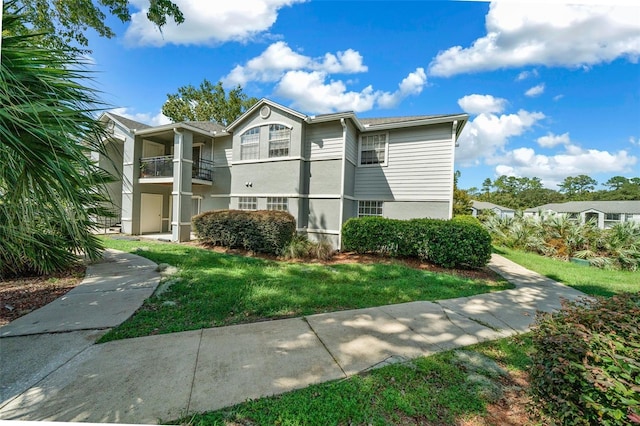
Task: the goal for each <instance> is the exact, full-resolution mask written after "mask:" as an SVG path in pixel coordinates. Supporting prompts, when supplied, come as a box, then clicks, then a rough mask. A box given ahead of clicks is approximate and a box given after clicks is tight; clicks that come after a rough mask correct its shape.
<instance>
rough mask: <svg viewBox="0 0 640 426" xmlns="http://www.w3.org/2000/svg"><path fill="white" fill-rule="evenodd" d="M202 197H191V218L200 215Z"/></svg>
mask: <svg viewBox="0 0 640 426" xmlns="http://www.w3.org/2000/svg"><path fill="white" fill-rule="evenodd" d="M201 209H202V197H200V196H195V197H191V216H195V215H198V214H200V212H201V211H202V210H201Z"/></svg>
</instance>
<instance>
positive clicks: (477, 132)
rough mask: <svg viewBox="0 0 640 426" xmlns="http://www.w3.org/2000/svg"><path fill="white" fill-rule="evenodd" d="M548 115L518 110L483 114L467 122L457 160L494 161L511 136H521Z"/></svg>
mask: <svg viewBox="0 0 640 426" xmlns="http://www.w3.org/2000/svg"><path fill="white" fill-rule="evenodd" d="M543 118H545V115H544V114H543V113H541V112H529V111H525V110H520V111H518V113H517V114H502V115H500V116H498V115H496V114H489V113H482V114H480V115H478V116H477V117H476V118H474V119H473V120H472V121H470V122H469V123H467V125H466V126H465V128H464V130H463V131H462V134H461V135H460V139H459V144H460V145H459V147H458V148H457V150H456V162H459V163H460V164H461V165H471V164H478V163H479V162H480V159H482V158H484V159H485V160H486V161H489V162H492V158H494V156H495V154H496V152H502V151H503V150H504V147H505V146H506V144H507V142H508V141H509V138H511V137H513V136H519V135H522V134H523V133H525V132H526V131H528V130H529V129H531V128H532V127H533V126H534V125H535V124H536V123H538V122H539V121H540V120H542V119H543Z"/></svg>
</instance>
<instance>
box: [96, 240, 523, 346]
mask: <svg viewBox="0 0 640 426" xmlns="http://www.w3.org/2000/svg"><path fill="white" fill-rule="evenodd" d="M104 242H105V245H106V247H109V248H114V249H118V250H122V251H127V252H131V253H135V254H138V255H140V256H144V257H146V258H149V259H151V260H153V261H154V262H156V263H167V264H169V265H173V266H176V267H177V268H178V272H177V274H175V275H174V276H173V277H172V279H173V280H174V281H175V283H174V284H173V285H172V286H171V287H170V289H169V290H168V291H167V292H165V293H164V294H162V295H161V296H159V297H156V296H154V297H151V298H150V299H148V300H147V301H146V302H145V303H144V305H143V306H142V307H141V308H140V309H139V310H138V312H136V314H134V315H133V317H131V318H130V319H129V320H127V321H125V322H124V323H123V324H122V325H120V326H119V327H116V328H115V329H113V330H111V331H110V332H108V333H107V334H106V335H105V336H104V337H103V338H102V339H101V340H100V341H101V342H106V341H109V340H115V339H122V338H129V337H138V336H147V335H150V334H159V333H171V332H178V331H185V330H194V329H199V328H207V327H216V326H223V325H231V324H239V323H247V322H255V321H260V320H264V319H275V318H287V317H296V316H303V315H309V314H315V313H320V312H331V311H338V310H345V309H357V308H367V307H372V306H382V305H387V304H394V303H403V302H411V301H415V300H431V301H432V300H439V299H448V298H454V297H462V296H471V295H474V294H479V293H487V292H490V291H497V290H504V289H508V288H512V286H511V284H509V283H507V282H506V281H504V280H499V281H479V280H472V279H468V278H463V277H460V276H456V275H450V274H440V273H432V272H428V271H421V270H417V269H413V268H409V267H406V266H404V265H401V264H399V263H396V264H382V263H380V264H340V265H321V264H305V263H287V262H276V261H269V260H264V259H259V258H251V257H243V256H234V255H226V254H221V253H216V252H213V251H211V250H205V249H202V248H198V247H193V246H188V245H180V244H170V243H161V242H151V241H129V240H117V239H109V238H106V239H104Z"/></svg>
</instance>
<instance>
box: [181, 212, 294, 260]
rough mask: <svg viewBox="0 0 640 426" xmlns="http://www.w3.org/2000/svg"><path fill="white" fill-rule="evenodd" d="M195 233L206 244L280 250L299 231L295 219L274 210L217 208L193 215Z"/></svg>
mask: <svg viewBox="0 0 640 426" xmlns="http://www.w3.org/2000/svg"><path fill="white" fill-rule="evenodd" d="M193 227H194V230H195V233H196V235H197V236H198V238H199V239H200V241H202V243H203V244H207V245H218V246H223V247H230V248H242V249H245V250H251V251H255V252H260V253H271V254H280V253H281V251H282V249H283V248H284V247H286V246H287V244H289V242H290V241H291V239H292V238H293V236H294V234H295V231H296V220H295V219H294V217H293V216H291V215H290V214H289V213H287V212H283V211H274V210H256V211H246V210H214V211H210V212H204V213H201V214H199V215H197V216H195V217H194V218H193Z"/></svg>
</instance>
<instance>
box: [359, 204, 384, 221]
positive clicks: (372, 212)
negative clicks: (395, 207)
mask: <svg viewBox="0 0 640 426" xmlns="http://www.w3.org/2000/svg"><path fill="white" fill-rule="evenodd" d="M364 216H382V201H358V217H364Z"/></svg>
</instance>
